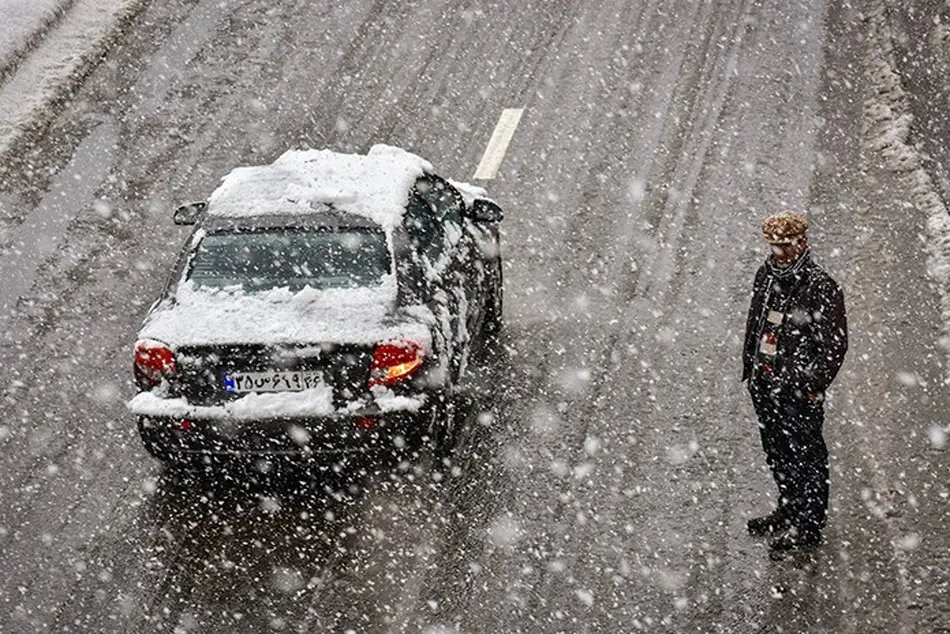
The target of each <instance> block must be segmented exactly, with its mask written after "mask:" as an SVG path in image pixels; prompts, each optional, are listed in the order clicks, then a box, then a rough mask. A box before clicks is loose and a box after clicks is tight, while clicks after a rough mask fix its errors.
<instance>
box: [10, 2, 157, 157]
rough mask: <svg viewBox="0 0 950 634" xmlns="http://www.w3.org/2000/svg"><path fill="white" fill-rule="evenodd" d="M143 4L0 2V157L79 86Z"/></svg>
mask: <svg viewBox="0 0 950 634" xmlns="http://www.w3.org/2000/svg"><path fill="white" fill-rule="evenodd" d="M143 2H144V0H0V18H2V23H0V156H2V155H3V154H5V153H7V152H9V151H10V150H11V149H12V148H13V147H14V146H15V144H16V142H17V140H18V139H20V138H21V137H22V136H23V135H24V134H25V133H26V132H28V131H29V130H30V128H31V127H32V126H35V125H36V124H37V123H39V122H42V121H43V120H44V119H45V118H48V117H49V116H50V114H51V112H52V108H53V104H55V103H56V101H57V100H58V99H60V98H62V97H63V96H64V95H66V94H68V93H69V92H70V91H71V90H72V89H73V88H75V86H77V85H78V84H80V83H81V82H82V80H83V78H84V77H85V75H86V74H87V73H88V72H89V71H90V70H91V69H92V68H93V67H94V66H95V64H96V62H97V60H98V59H99V57H100V56H101V54H102V53H103V52H104V51H106V50H107V49H108V47H109V44H110V43H111V42H112V40H113V39H114V38H115V36H116V35H117V34H118V33H119V31H120V29H121V26H122V23H123V22H124V21H125V19H126V18H127V16H129V15H131V14H132V13H134V12H135V11H136V10H137V9H138V8H139V6H140V5H141V4H142V3H143ZM4 69H7V72H5V71H4ZM10 69H12V70H14V71H15V72H12V74H11V73H10V72H9V70H10Z"/></svg>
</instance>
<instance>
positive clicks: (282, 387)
mask: <svg viewBox="0 0 950 634" xmlns="http://www.w3.org/2000/svg"><path fill="white" fill-rule="evenodd" d="M322 384H323V382H322V379H321V374H320V372H287V371H275V372H232V373H231V374H226V375H225V377H224V389H225V390H227V391H228V392H238V393H243V392H299V391H301V390H310V389H313V388H317V387H320V386H321V385H322Z"/></svg>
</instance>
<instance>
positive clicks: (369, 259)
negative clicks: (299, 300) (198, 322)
mask: <svg viewBox="0 0 950 634" xmlns="http://www.w3.org/2000/svg"><path fill="white" fill-rule="evenodd" d="M390 268H391V257H390V254H389V247H388V246H387V244H386V236H385V234H384V233H383V231H382V230H379V229H364V228H358V229H345V230H328V229H289V230H288V229H268V230H255V231H221V232H214V233H209V234H208V235H206V236H204V237H203V238H202V239H201V242H199V243H198V246H197V249H196V250H195V252H194V257H193V258H192V260H191V263H190V266H189V269H188V273H187V278H188V279H190V280H193V281H194V282H195V284H197V285H198V286H203V287H211V288H224V287H228V286H241V287H243V288H244V289H245V290H246V291H249V292H250V291H261V290H269V289H273V288H282V287H288V288H289V289H290V290H291V291H298V290H301V289H303V288H304V287H307V286H309V287H311V288H314V289H327V288H352V287H359V286H375V285H379V284H381V283H382V281H383V278H384V276H386V275H387V274H388V273H390Z"/></svg>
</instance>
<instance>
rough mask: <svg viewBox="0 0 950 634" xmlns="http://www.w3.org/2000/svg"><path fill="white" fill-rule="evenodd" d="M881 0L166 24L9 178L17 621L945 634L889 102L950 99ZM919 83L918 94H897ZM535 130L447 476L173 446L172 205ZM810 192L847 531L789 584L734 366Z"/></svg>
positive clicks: (114, 62) (9, 500) (307, 15)
mask: <svg viewBox="0 0 950 634" xmlns="http://www.w3.org/2000/svg"><path fill="white" fill-rule="evenodd" d="M922 4H925V3H922ZM881 5H882V2H881V1H880V0H867V1H864V2H856V3H850V4H849V3H836V2H832V3H828V4H825V3H822V2H819V1H817V0H816V1H810V0H808V1H801V2H798V1H796V2H791V3H789V2H785V1H779V0H762V1H751V0H745V1H743V0H722V1H718V0H717V1H716V2H691V1H685V0H683V1H678V2H652V1H643V2H639V1H638V2H629V1H627V0H606V1H604V2H597V3H589V2H581V1H576V2H568V1H566V0H558V1H556V2H555V1H552V2H543V3H542V2H533V3H524V2H515V1H514V0H512V1H511V2H504V1H503V2H495V3H485V4H484V5H482V4H481V3H472V2H453V1H444V2H439V1H436V0H418V1H414V2H398V3H397V2H389V3H387V2H373V1H370V0H353V1H349V0H348V1H346V2H344V1H342V0H336V1H329V2H314V1H311V0H306V1H305V0H283V1H281V2H268V1H265V0H241V1H236V0H224V1H222V0H190V1H187V2H181V1H179V0H172V1H170V2H150V3H147V4H146V5H145V7H144V8H143V9H142V11H141V12H140V13H139V14H138V15H136V16H135V17H134V18H133V19H132V20H131V21H130V23H129V25H128V29H127V31H126V32H125V34H124V36H123V37H122V38H120V39H119V40H118V41H117V42H116V43H115V45H114V46H113V48H112V49H111V50H110V52H109V53H108V55H106V56H105V57H104V59H103V60H102V62H101V64H100V65H99V66H98V67H97V68H96V69H95V70H94V72H92V73H91V75H90V76H89V77H88V78H87V79H86V80H85V81H84V82H83V83H82V85H81V87H80V88H79V89H78V90H77V91H76V92H75V94H73V95H72V96H71V97H70V98H69V99H67V100H65V101H64V102H63V103H62V104H61V106H60V108H59V114H58V115H57V116H56V118H55V120H53V121H52V122H51V123H50V125H49V126H48V127H47V128H45V129H44V130H42V131H41V132H39V133H38V134H36V135H35V136H33V137H32V138H30V139H28V141H27V142H25V143H23V144H22V145H21V146H20V147H19V148H18V150H17V151H16V152H15V153H14V154H13V155H11V156H6V157H4V159H3V161H2V163H0V271H2V273H3V275H2V276H0V306H3V307H4V310H3V312H2V314H0V340H2V342H3V347H2V349H0V396H2V401H0V402H2V406H0V407H2V410H3V413H4V415H3V417H2V420H0V571H2V573H0V632H4V633H7V632H36V631H39V632H173V631H174V632H271V631H274V632H345V631H353V632H429V633H432V634H436V633H441V632H456V631H458V632H546V633H547V632H635V631H648V632H677V633H679V632H723V633H725V632H729V633H731V632H835V633H841V632H950V607H948V597H950V555H948V553H950V530H948V529H947V528H946V527H947V525H948V518H950V513H948V510H950V456H948V453H947V450H946V446H945V445H946V428H947V424H948V418H950V415H948V412H950V388H948V384H947V382H946V379H947V376H948V373H947V369H946V367H945V362H946V359H947V349H946V339H943V341H944V347H941V345H940V341H941V338H942V337H945V336H946V333H945V331H944V330H943V326H942V324H941V321H940V317H939V315H940V310H941V308H940V296H939V293H938V291H937V287H936V286H935V285H934V284H933V282H932V281H931V280H930V279H929V278H928V277H927V270H928V260H927V253H926V250H925V246H924V244H925V240H924V239H923V238H922V236H925V235H926V228H925V222H926V217H925V214H924V213H923V212H922V211H921V210H920V209H919V208H918V206H917V205H915V204H914V202H913V201H914V200H915V198H914V196H915V190H914V187H916V186H917V185H915V183H914V182H911V179H910V177H909V175H910V174H911V172H910V171H908V169H907V166H906V164H901V163H900V162H899V161H895V159H894V156H893V152H888V151H886V150H887V148H883V146H882V144H881V143H880V142H879V137H880V134H881V133H882V130H883V131H884V132H886V131H887V128H888V121H889V120H888V119H887V117H883V118H882V117H881V116H875V117H871V116H869V114H868V113H869V112H876V113H878V114H880V112H881V110H880V109H877V110H874V109H873V108H871V107H870V106H873V105H874V104H878V105H880V104H879V102H881V101H882V100H884V101H888V100H891V101H889V102H888V105H889V107H892V108H894V109H895V110H894V111H893V112H891V111H889V112H891V114H893V115H894V116H899V114H900V112H899V108H900V107H901V106H902V103H903V105H904V106H906V107H907V108H916V109H917V110H915V112H917V113H918V114H920V115H921V118H920V121H923V122H924V123H927V121H928V120H927V116H926V115H927V112H926V108H925V105H926V103H927V98H926V97H927V91H928V90H932V89H933V88H932V87H933V85H935V84H934V82H936V83H937V84H939V80H940V79H941V77H940V76H939V75H938V77H937V78H936V79H934V78H933V77H932V76H926V77H925V76H922V75H919V74H917V75H913V74H912V73H911V72H910V70H907V69H908V68H910V69H911V70H912V69H913V68H917V67H914V66H913V63H914V62H915V61H919V60H920V59H922V57H921V56H924V55H930V56H931V58H930V59H931V60H933V59H938V60H939V59H941V58H940V55H941V50H943V49H941V48H940V47H939V46H936V47H935V48H933V49H931V48H926V49H925V48H924V47H917V48H915V47H914V46H910V45H909V44H911V45H912V44H913V43H914V42H916V41H918V40H921V41H928V42H933V41H934V40H932V39H931V40H928V39H927V38H928V37H930V35H929V34H930V33H931V31H932V29H931V28H930V27H929V26H928V24H938V23H939V21H937V22H935V21H934V20H932V19H931V18H932V15H930V14H928V16H927V19H928V20H930V21H929V22H920V21H919V20H920V19H922V18H920V15H923V13H918V14H916V15H915V14H911V15H910V17H908V16H907V15H895V14H888V13H886V12H885V11H884V10H883V7H882V6H881ZM909 6H911V5H909ZM925 8H926V7H925ZM928 10H931V9H928ZM932 12H933V11H932V10H931V13H932ZM925 13H926V12H925ZM893 32H899V33H901V34H904V35H905V37H902V38H898V39H897V40H893V38H892V33H893ZM893 41H898V44H900V45H901V47H900V48H899V50H897V51H894V50H891V49H889V48H888V46H890V44H889V43H892V42H893ZM938 43H939V42H938ZM888 51H890V52H888ZM882 55H883V57H882ZM888 56H890V57H888ZM934 56H936V57H934ZM882 59H883V60H884V62H887V61H889V60H890V61H893V62H894V65H893V66H890V65H888V64H885V65H884V66H883V67H882V66H881V64H880V62H881V60H882ZM944 63H947V60H946V59H945V60H944ZM902 64H903V66H902ZM908 64H909V66H908ZM933 66H934V68H935V69H937V70H938V71H939V69H940V65H939V64H934V65H933ZM944 67H946V66H944ZM902 69H903V71H906V72H907V73H908V74H907V75H905V79H906V83H905V88H906V89H907V90H908V91H909V93H908V95H906V96H905V97H906V99H905V101H906V103H904V102H901V101H900V99H898V98H897V97H895V95H894V93H893V91H892V92H888V91H885V90H882V89H881V85H882V83H881V82H886V81H887V79H888V77H891V75H888V71H889V70H890V71H895V72H897V73H900V72H903V71H902ZM935 72H936V71H935ZM894 76H896V77H900V75H899V74H898V75H894ZM927 77H929V79H928V80H927V81H925V79H927ZM941 94H942V93H941ZM941 98H942V97H941ZM921 104H924V105H921ZM505 108H524V114H523V117H522V119H521V123H520V125H519V127H518V129H517V130H516V133H515V135H514V137H513V139H512V142H511V145H510V147H509V148H508V152H507V154H506V156H505V159H504V162H503V164H502V165H501V169H500V170H499V172H498V174H497V176H496V177H495V178H494V179H493V180H491V181H488V182H480V184H483V185H486V186H487V187H488V188H489V190H490V193H491V195H492V196H493V197H494V198H495V199H497V200H498V201H499V202H500V203H502V205H503V206H504V207H505V209H506V211H507V218H506V220H505V223H504V236H503V239H504V255H505V258H506V264H505V276H506V307H505V311H506V312H505V319H506V326H505V331H504V340H503V345H502V346H500V347H499V348H498V349H496V350H494V351H493V352H492V353H491V354H490V355H489V356H488V358H486V359H485V360H484V364H483V368H482V369H481V370H480V371H479V372H478V373H476V375H474V376H473V377H472V379H471V381H470V382H469V385H468V386H467V390H466V391H467V396H466V398H465V399H464V402H463V407H462V408H461V412H462V413H461V417H462V419H463V420H464V421H465V423H466V424H465V425H464V426H463V429H464V433H463V437H462V439H461V441H460V445H459V448H458V450H457V453H456V455H455V456H454V458H453V460H452V461H451V464H449V465H441V466H440V465H436V464H433V463H432V461H431V459H428V460H422V461H421V462H420V463H418V464H411V465H407V464H399V463H395V462H393V461H388V460H383V459H370V458H364V459H360V460H350V461H345V462H341V463H338V464H335V465H329V464H328V465H321V466H317V467H311V468H308V469H302V468H290V467H286V466H282V465H278V466H277V467H275V468H273V469H271V470H270V471H267V472H266V473H261V472H260V470H259V469H240V468H238V467H233V468H229V469H227V470H225V471H222V472H220V473H218V475H217V477H211V476H208V475H198V476H195V475H188V474H178V473H173V472H164V471H163V470H162V468H161V467H160V466H159V465H158V463H156V462H155V461H153V460H152V459H151V458H149V457H148V456H147V455H146V453H145V451H144V449H143V448H142V447H141V445H140V443H139V441H138V438H137V435H136V432H135V428H134V423H133V421H132V419H131V417H130V416H129V415H128V414H127V413H126V410H125V402H126V401H127V400H128V399H129V398H130V397H131V395H132V394H133V386H132V384H131V381H130V378H131V372H130V370H131V358H130V350H131V345H132V343H133V340H134V337H135V333H136V331H137V328H138V326H139V323H140V320H141V318H142V317H143V315H144V313H145V311H146V309H147V308H148V306H149V304H150V303H151V301H152V300H153V299H154V298H155V297H157V295H158V293H159V290H160V287H161V285H162V284H163V282H164V279H165V275H166V271H167V270H168V269H169V267H170V266H171V264H172V261H173V257H174V255H175V253H176V251H177V249H178V247H179V245H180V243H181V241H182V240H183V239H184V236H185V234H184V233H183V232H182V230H181V229H179V228H176V227H175V226H174V225H172V223H171V210H172V209H173V207H174V206H175V205H176V204H179V203H181V202H185V201H190V200H195V199H201V198H203V197H204V196H206V195H207V194H208V193H209V192H210V191H211V190H212V189H213V188H214V187H215V185H216V183H217V181H218V179H219V178H220V177H221V176H222V175H224V174H225V173H227V172H228V171H229V170H230V169H231V168H232V167H235V166H238V165H241V164H248V163H260V162H269V161H271V160H273V158H275V157H276V156H277V155H278V154H280V153H281V152H282V151H283V150H284V149H286V148H290V147H331V148H334V149H338V150H346V151H365V150H366V149H367V148H368V147H369V146H370V145H371V144H372V143H375V142H385V143H390V144H394V145H399V146H402V147H406V148H407V149H410V150H412V151H415V152H417V153H419V154H421V155H423V156H425V157H427V158H429V159H430V160H432V161H433V162H434V163H435V164H436V165H437V166H439V168H440V170H441V171H442V172H443V173H446V174H449V175H452V176H454V177H456V178H458V179H461V180H472V175H473V174H474V172H475V169H476V167H477V165H478V163H479V160H480V158H481V156H482V153H483V151H484V149H485V146H486V144H487V142H488V139H489V137H490V135H491V132H492V129H493V127H494V125H495V122H496V121H497V120H498V117H499V115H500V114H501V112H502V110H503V109H505ZM922 108H923V111H922V110H921V109H922ZM895 113H896V114H895ZM930 114H931V117H932V118H933V119H936V118H938V117H937V115H938V114H939V113H934V112H931V113H930ZM931 124H933V121H931ZM929 130H930V131H929V132H928V131H927V129H926V128H917V130H916V133H917V134H918V135H921V134H923V135H924V136H927V135H930V136H928V138H929V139H930V141H929V142H930V143H932V144H934V147H941V144H940V142H941V138H940V135H944V136H945V138H943V139H942V140H943V141H950V133H948V132H947V131H946V130H945V129H944V128H941V127H940V125H937V124H933V125H932V127H931V128H930V129H929ZM934 135H936V138H934ZM885 145H886V144H885ZM892 145H893V144H892ZM944 147H945V146H944ZM891 149H893V147H891ZM924 163H925V165H926V167H927V168H928V169H934V170H939V169H940V165H939V164H936V163H935V162H934V161H930V162H927V161H924ZM932 176H933V178H934V180H935V181H936V182H938V183H939V182H942V181H941V174H939V173H933V174H932ZM918 185H919V183H918ZM789 206H790V207H799V208H801V207H807V208H808V209H809V210H810V212H811V218H812V227H813V228H812V231H811V234H812V235H811V240H812V246H813V248H814V251H815V252H816V255H817V257H818V259H819V260H820V261H821V262H822V263H824V264H825V265H826V267H827V268H828V269H829V270H830V271H831V272H832V273H833V274H834V275H836V277H837V278H838V279H839V280H840V281H841V282H842V284H843V286H844V290H845V294H846V300H847V304H848V309H849V315H850V319H851V322H850V323H851V338H852V344H851V350H850V352H849V355H848V358H847V360H846V363H845V367H844V369H843V371H842V374H841V376H840V377H839V379H838V381H837V383H836V385H835V387H834V389H833V392H832V394H831V401H830V403H829V407H828V417H827V423H826V437H827V440H828V443H829V447H830V450H831V454H832V456H831V465H832V482H831V487H832V488H831V491H832V494H831V506H832V508H831V515H830V519H829V526H828V528H827V530H826V533H825V540H824V543H823V544H822V545H821V546H820V547H818V548H817V549H815V550H813V551H811V552H809V553H806V554H798V555H795V556H792V557H788V558H786V559H783V560H781V561H774V560H772V559H770V558H769V556H768V552H767V549H766V546H765V544H764V543H763V542H761V541H760V540H756V539H753V538H751V537H749V536H748V535H746V533H745V530H744V526H745V521H746V519H747V518H748V517H750V516H751V515H753V514H759V513H764V512H766V511H768V510H769V509H770V508H771V505H772V504H773V502H774V496H775V491H774V490H773V486H772V483H771V478H770V476H769V474H768V473H767V470H766V467H765V464H764V459H763V457H762V455H761V450H760V448H759V446H758V433H757V430H756V427H755V422H754V418H753V414H752V409H751V406H750V404H749V400H748V396H747V394H746V393H745V390H744V387H743V386H742V385H741V384H740V383H739V374H740V367H739V366H740V362H739V353H740V346H741V344H740V339H741V329H742V328H743V327H744V318H745V311H746V309H747V301H748V297H749V291H750V287H751V281H752V276H753V273H754V271H755V268H756V267H757V265H758V264H759V262H760V261H761V259H762V258H764V256H765V251H764V249H763V248H762V245H761V244H760V243H759V241H758V235H757V227H758V224H759V222H760V221H761V218H762V217H763V216H765V215H767V214H768V213H771V212H773V211H777V210H779V209H781V208H784V207H789Z"/></svg>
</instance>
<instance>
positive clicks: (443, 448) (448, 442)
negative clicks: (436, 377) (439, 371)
mask: <svg viewBox="0 0 950 634" xmlns="http://www.w3.org/2000/svg"><path fill="white" fill-rule="evenodd" d="M430 399H432V401H433V403H432V405H430V407H429V408H428V409H427V414H426V418H427V421H428V432H427V436H428V438H429V441H428V445H429V447H430V448H431V450H432V454H433V455H434V456H435V458H436V459H437V460H441V459H442V458H444V457H446V456H448V455H449V454H450V453H451V452H452V449H453V448H454V447H455V434H454V431H455V430H454V427H455V425H454V417H455V396H454V394H453V391H452V390H451V389H449V388H445V389H442V390H439V391H438V392H434V393H433V394H432V395H431V396H430Z"/></svg>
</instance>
